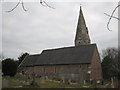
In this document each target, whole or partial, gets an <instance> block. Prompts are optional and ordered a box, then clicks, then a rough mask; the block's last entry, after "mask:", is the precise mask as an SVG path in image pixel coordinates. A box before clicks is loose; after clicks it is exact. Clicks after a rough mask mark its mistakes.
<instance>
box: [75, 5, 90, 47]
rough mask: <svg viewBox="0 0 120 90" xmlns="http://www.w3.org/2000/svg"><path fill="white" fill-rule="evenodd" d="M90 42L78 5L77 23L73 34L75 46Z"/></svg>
mask: <svg viewBox="0 0 120 90" xmlns="http://www.w3.org/2000/svg"><path fill="white" fill-rule="evenodd" d="M87 44H90V38H89V34H88V28H87V27H86V23H85V19H84V16H83V12H82V9H81V6H80V12H79V19H78V24H77V31H76V36H75V46H79V45H87Z"/></svg>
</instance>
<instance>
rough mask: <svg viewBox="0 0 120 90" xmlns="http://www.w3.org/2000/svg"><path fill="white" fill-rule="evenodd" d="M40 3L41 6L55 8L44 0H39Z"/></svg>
mask: <svg viewBox="0 0 120 90" xmlns="http://www.w3.org/2000/svg"><path fill="white" fill-rule="evenodd" d="M40 4H41V5H42V6H47V7H49V8H52V9H55V8H54V7H51V6H50V5H48V4H47V3H46V1H45V0H40Z"/></svg>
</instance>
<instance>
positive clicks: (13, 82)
mask: <svg viewBox="0 0 120 90" xmlns="http://www.w3.org/2000/svg"><path fill="white" fill-rule="evenodd" d="M3 79H6V80H8V82H9V83H8V84H9V88H17V87H18V88H20V86H21V87H22V86H23V87H22V88H80V86H79V85H78V84H71V85H69V84H66V83H60V82H59V81H55V80H44V79H43V78H36V79H35V81H36V82H37V84H38V86H35V87H33V86H26V85H25V84H26V78H25V77H21V78H20V77H3ZM31 82H32V78H31V79H27V83H29V85H30V83H31ZM95 87H96V88H105V85H100V84H99V85H96V86H95V85H94V84H93V85H90V84H89V85H88V84H87V85H84V86H82V88H95Z"/></svg>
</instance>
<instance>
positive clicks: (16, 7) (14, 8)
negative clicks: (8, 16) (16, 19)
mask: <svg viewBox="0 0 120 90" xmlns="http://www.w3.org/2000/svg"><path fill="white" fill-rule="evenodd" d="M20 3H21V4H22V8H23V10H24V11H27V9H26V8H25V6H24V2H23V0H22V2H21V0H19V1H18V3H17V4H16V6H15V7H13V8H12V9H11V10H10V11H7V12H12V11H14V10H15V9H16V8H17V7H18V6H19V4H20Z"/></svg>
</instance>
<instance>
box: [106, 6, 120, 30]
mask: <svg viewBox="0 0 120 90" xmlns="http://www.w3.org/2000/svg"><path fill="white" fill-rule="evenodd" d="M119 7H120V5H118V6H116V7H115V9H114V10H113V12H112V14H111V15H110V18H109V20H108V23H107V29H108V30H109V31H112V30H110V28H109V24H110V21H111V19H112V18H113V14H114V13H115V11H116V9H117V8H119Z"/></svg>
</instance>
